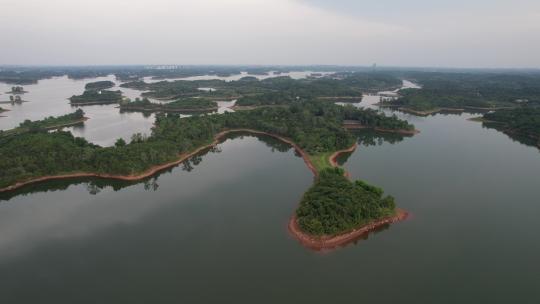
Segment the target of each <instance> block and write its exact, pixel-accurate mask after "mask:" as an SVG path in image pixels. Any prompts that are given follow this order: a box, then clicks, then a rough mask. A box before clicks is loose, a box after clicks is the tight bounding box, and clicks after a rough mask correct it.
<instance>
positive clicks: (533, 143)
mask: <svg viewBox="0 0 540 304" xmlns="http://www.w3.org/2000/svg"><path fill="white" fill-rule="evenodd" d="M482 127H484V128H487V129H494V130H497V131H499V132H502V133H504V134H506V136H508V137H510V139H512V140H513V141H516V142H518V143H520V144H522V145H526V146H530V147H536V148H538V149H540V142H539V141H538V140H537V139H535V138H531V137H527V136H525V135H520V134H517V133H514V132H511V130H509V129H508V127H507V126H506V125H505V124H500V123H491V122H482Z"/></svg>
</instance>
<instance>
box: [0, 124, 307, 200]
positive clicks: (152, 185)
mask: <svg viewBox="0 0 540 304" xmlns="http://www.w3.org/2000/svg"><path fill="white" fill-rule="evenodd" d="M245 137H255V138H257V139H258V140H259V141H260V142H262V143H264V144H265V146H266V147H269V148H270V151H271V152H276V151H277V152H282V153H283V152H287V151H289V150H290V149H292V147H291V146H289V145H288V144H286V143H284V142H282V141H280V140H278V139H276V138H274V137H271V136H267V135H263V134H256V135H254V134H250V133H247V132H238V133H231V134H229V135H227V136H226V137H224V138H222V139H220V141H219V144H218V145H217V146H214V147H209V148H207V149H205V150H203V151H201V152H200V153H199V154H197V155H194V156H192V157H190V158H188V159H187V160H185V161H184V162H182V163H181V164H180V166H178V168H180V169H181V170H182V171H186V172H192V171H194V170H195V169H196V167H197V166H199V165H200V164H201V163H202V162H203V160H204V158H205V156H207V155H208V154H219V153H221V152H222V147H221V144H222V143H224V142H225V141H227V140H235V139H240V140H243V139H244V138H245ZM295 155H296V156H297V157H301V156H300V155H299V154H296V153H295ZM176 168H177V167H170V168H166V169H163V170H161V171H160V172H158V173H157V174H156V175H154V176H151V177H148V178H144V179H141V180H138V181H124V180H116V179H104V178H70V179H61V180H50V181H46V182H40V183H35V184H31V185H28V186H26V187H22V188H19V189H16V190H14V191H10V192H3V193H0V202H2V201H9V200H11V199H12V198H14V197H18V196H26V195H30V194H34V193H41V192H57V191H64V190H67V189H68V188H69V187H70V186H75V185H79V186H82V187H84V188H85V189H86V191H87V192H88V193H89V194H91V195H97V194H99V193H101V192H102V191H103V190H106V189H110V190H112V191H114V192H116V191H120V190H122V189H125V188H127V187H130V186H132V185H136V184H142V185H143V188H144V190H146V191H158V189H159V183H158V181H159V177H160V176H161V175H163V174H168V173H171V172H173V170H175V169H176Z"/></svg>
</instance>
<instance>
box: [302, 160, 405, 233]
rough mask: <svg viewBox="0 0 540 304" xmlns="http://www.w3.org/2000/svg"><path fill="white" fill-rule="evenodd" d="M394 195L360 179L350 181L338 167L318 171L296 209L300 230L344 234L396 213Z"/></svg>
mask: <svg viewBox="0 0 540 304" xmlns="http://www.w3.org/2000/svg"><path fill="white" fill-rule="evenodd" d="M395 207H396V205H395V203H394V198H393V197H391V196H386V197H383V190H382V189H380V188H377V187H374V186H371V185H368V184H366V183H364V182H362V181H355V182H351V181H350V180H349V179H347V178H346V177H345V176H344V171H343V170H342V169H340V168H328V169H324V170H322V171H321V172H320V174H319V177H318V178H317V180H316V181H315V184H314V185H313V186H312V187H311V188H310V189H309V190H308V191H307V192H306V193H305V194H304V196H303V198H302V201H301V202H300V207H299V208H298V209H297V210H296V216H297V219H298V224H299V225H300V228H302V230H304V231H306V232H308V233H310V234H313V235H319V236H320V235H335V234H339V233H343V232H346V231H349V230H352V229H354V228H357V227H358V226H360V225H364V224H367V223H369V222H370V221H372V220H376V219H380V218H382V217H385V216H390V215H393V214H394V213H395Z"/></svg>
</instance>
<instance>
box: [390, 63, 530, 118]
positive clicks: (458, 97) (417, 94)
mask: <svg viewBox="0 0 540 304" xmlns="http://www.w3.org/2000/svg"><path fill="white" fill-rule="evenodd" d="M402 76H403V77H407V79H411V80H414V81H415V82H417V83H419V84H421V85H422V88H421V89H406V90H401V91H400V95H401V97H400V98H398V99H397V100H391V101H387V102H385V104H386V105H392V106H397V107H401V108H403V109H411V110H416V111H430V110H437V109H445V108H446V109H464V110H467V109H470V110H486V109H487V110H489V109H496V108H512V107H517V106H521V105H538V104H540V73H521V74H516V73H505V74H502V73H440V72H431V73H428V72H406V73H404V75H402Z"/></svg>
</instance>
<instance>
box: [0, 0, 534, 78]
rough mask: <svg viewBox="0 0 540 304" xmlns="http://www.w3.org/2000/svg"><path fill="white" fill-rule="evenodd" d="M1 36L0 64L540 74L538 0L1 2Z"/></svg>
mask: <svg viewBox="0 0 540 304" xmlns="http://www.w3.org/2000/svg"><path fill="white" fill-rule="evenodd" d="M404 3H406V5H404ZM0 29H2V34H3V35H2V43H1V45H2V47H0V64H92V65H94V64H293V65H300V64H340V65H369V64H372V63H375V62H376V63H378V64H379V65H398V66H434V67H528V68H540V0H537V1H531V0H513V1H502V0H491V1H487V0H477V1H474V0H469V1H464V0H454V1H435V0H432V1H427V0H409V1H407V2H405V1H401V0H379V1H373V0H369V1H365V0H355V1H353V0H342V1H336V0H334V1H326V0H324V1H323V0H193V1H188V0H91V1H90V0H88V1H82V0H47V1H45V0H0Z"/></svg>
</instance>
